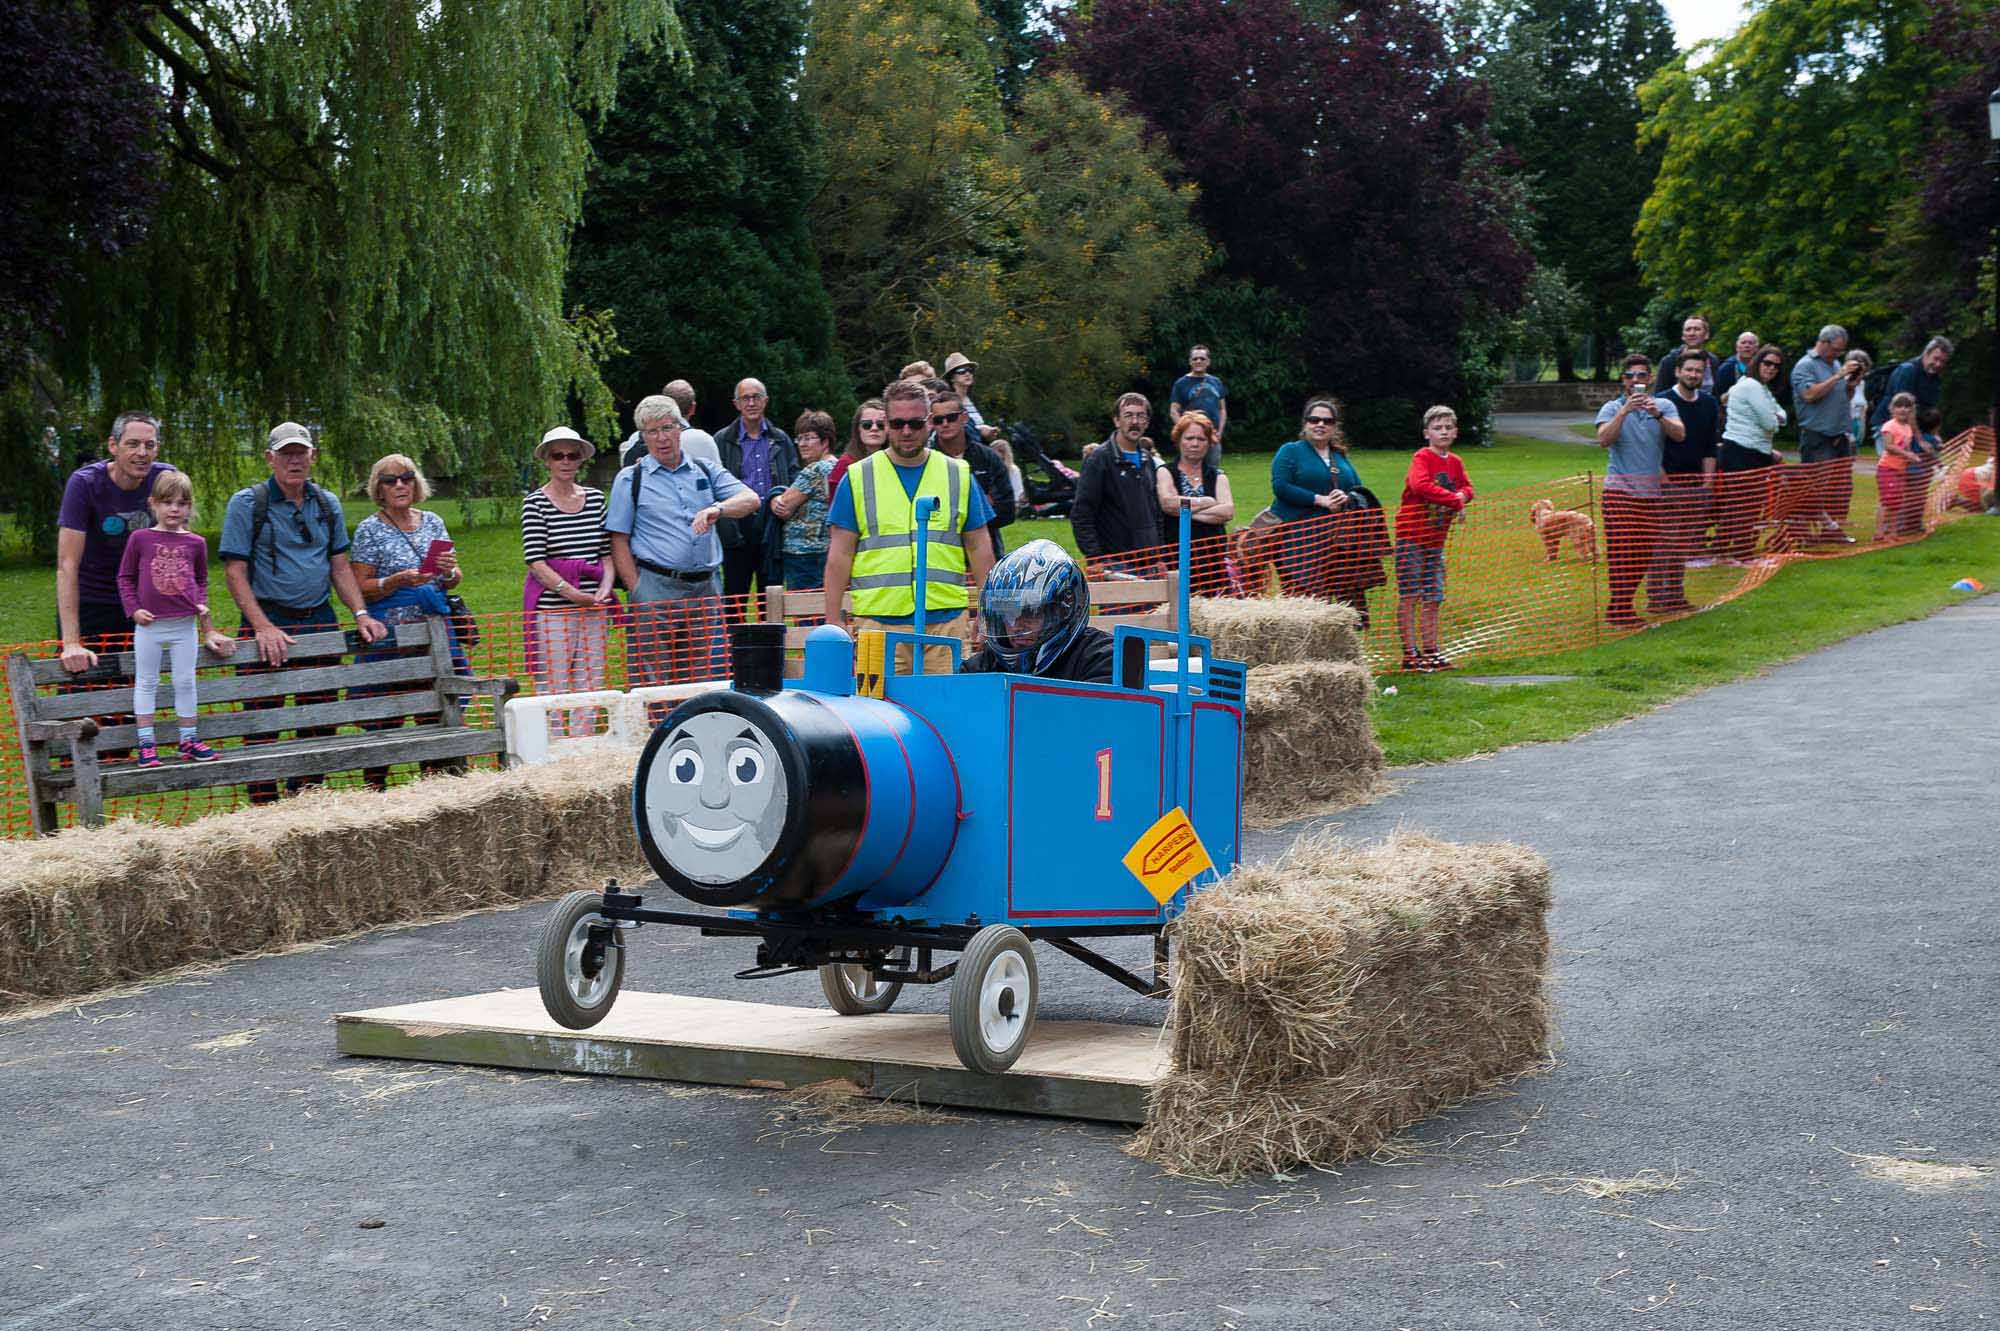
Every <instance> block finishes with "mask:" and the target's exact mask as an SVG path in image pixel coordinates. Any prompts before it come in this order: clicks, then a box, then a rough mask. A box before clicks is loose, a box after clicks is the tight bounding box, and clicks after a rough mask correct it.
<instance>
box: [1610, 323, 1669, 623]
mask: <svg viewBox="0 0 2000 1331" xmlns="http://www.w3.org/2000/svg"><path fill="white" fill-rule="evenodd" d="M1652 371H1653V362H1652V361H1651V359H1649V358H1648V357H1646V356H1645V355H1643V354H1641V353H1639V352H1636V351H1635V352H1633V353H1632V354H1631V355H1629V356H1627V357H1626V358H1625V364H1624V367H1623V368H1622V369H1621V371H1620V373H1619V377H1620V379H1621V380H1622V381H1623V383H1624V385H1625V392H1624V395H1623V396H1621V397H1618V398H1615V399H1613V400H1612V401H1610V402H1607V403H1605V404H1604V406H1603V408H1602V409H1600V410H1599V411H1598V413H1597V444H1598V447H1600V448H1604V449H1608V450H1610V455H1611V456H1610V458H1609V460H1608V461H1607V462H1606V463H1605V466H1604V509H1603V511H1604V549H1605V562H1606V563H1607V564H1608V566H1609V568H1608V572H1609V576H1610V582H1611V599H1610V601H1609V603H1608V604H1607V605H1606V607H1605V616H1604V617H1605V619H1606V621H1608V622H1609V623H1610V624H1611V625H1612V626H1613V627H1614V628H1637V627H1638V626H1639V623H1640V620H1639V617H1638V616H1637V615H1636V614H1634V613H1633V612H1632V598H1633V597H1634V595H1636V594H1637V592H1638V590H1639V584H1640V583H1641V582H1644V583H1645V584H1646V596H1647V599H1648V600H1652V599H1653V598H1655V597H1656V596H1658V595H1659V593H1660V589H1659V588H1657V587H1655V586H1654V585H1653V580H1652V577H1651V576H1650V574H1651V570H1652V567H1653V549H1654V546H1655V545H1657V544H1658V543H1659V540H1660V537H1661V519H1662V517H1663V514H1662V512H1661V504H1660V493H1661V488H1662V486H1661V481H1662V473H1663V472H1664V470H1665V464H1666V441H1667V440H1669V439H1671V440H1673V441H1674V442H1675V443H1679V442H1681V441H1682V440H1683V439H1685V438H1687V428H1686V427H1685V426H1684V425H1682V424H1681V416H1680V412H1678V411H1676V410H1675V409H1674V401H1673V399H1672V398H1671V397H1654V396H1653V395H1652V394H1651V393H1649V392H1647V391H1646V386H1647V385H1648V384H1650V383H1651V382H1652V380H1653V373H1652Z"/></svg>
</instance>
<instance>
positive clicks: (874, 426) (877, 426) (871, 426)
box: [859, 421, 889, 430]
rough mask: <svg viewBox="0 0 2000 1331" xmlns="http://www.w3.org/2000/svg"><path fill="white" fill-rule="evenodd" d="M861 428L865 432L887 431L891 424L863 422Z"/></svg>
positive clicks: (885, 422)
mask: <svg viewBox="0 0 2000 1331" xmlns="http://www.w3.org/2000/svg"><path fill="white" fill-rule="evenodd" d="M859 428H861V429H863V430H886V429H888V428H889V422H887V421H862V422H861V424H860V427H859Z"/></svg>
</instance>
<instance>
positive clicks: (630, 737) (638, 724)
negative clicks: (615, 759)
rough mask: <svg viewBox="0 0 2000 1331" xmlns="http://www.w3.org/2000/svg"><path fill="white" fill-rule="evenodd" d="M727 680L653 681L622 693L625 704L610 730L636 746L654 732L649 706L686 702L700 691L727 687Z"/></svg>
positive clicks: (620, 738) (701, 692)
mask: <svg viewBox="0 0 2000 1331" xmlns="http://www.w3.org/2000/svg"><path fill="white" fill-rule="evenodd" d="M728 687H729V681H728V680H726V679H707V680H695V681H692V682H690V683H686V684H653V685H649V686H648V687H646V688H640V689H633V690H632V691H631V692H629V693H627V694H625V695H624V700H625V701H624V705H623V706H622V707H620V708H619V710H618V712H617V714H616V715H615V716H613V718H612V721H611V733H612V735H613V736H615V737H616V738H617V739H618V740H620V741H621V742H622V743H625V744H629V745H631V746H632V747H633V748H638V747H640V746H641V745H643V744H644V743H645V742H646V737H647V736H649V735H651V734H652V733H653V722H652V719H651V709H652V708H653V706H654V705H655V704H658V703H663V702H670V703H680V702H685V701H687V700H688V699H689V698H693V697H695V696H697V695H699V694H703V693H712V692H714V691H715V690H716V689H726V688H728Z"/></svg>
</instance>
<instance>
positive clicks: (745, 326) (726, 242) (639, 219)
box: [569, 0, 852, 426]
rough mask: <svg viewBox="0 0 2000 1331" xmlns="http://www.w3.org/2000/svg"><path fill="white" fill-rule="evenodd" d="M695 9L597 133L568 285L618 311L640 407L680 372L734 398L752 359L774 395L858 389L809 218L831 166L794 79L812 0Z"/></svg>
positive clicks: (846, 393) (777, 403)
mask: <svg viewBox="0 0 2000 1331" xmlns="http://www.w3.org/2000/svg"><path fill="white" fill-rule="evenodd" d="M678 12H679V16H680V21H681V27H682V31H683V33H684V34H685V50H684V51H683V50H682V49H679V48H672V49H663V50H656V51H654V52H652V53H650V54H646V55H641V56H637V57H635V58H633V59H632V60H630V61H628V62H627V64H626V67H625V69H624V71H623V72H622V73H621V75H620V76H619V92H618V105H617V106H616V108H615V109H613V110H612V112H611V113H610V115H609V116H607V117H606V118H605V120H604V123H603V124H602V125H601V126H599V127H598V128H597V129H596V130H595V131H593V133H592V134H591V144H592V147H593V148H594V150H595V152H596V155H597V164H596V167H595V168H594V170H593V172H592V175H591V183H590V188H589V190H588V192H587V193H586V194H585V196H584V204H583V218H582V222H581V224H580V225H579V226H578V228H577V231H576V237H575V240H574V242H573V243H572V246H571V254H570V284H569V298H570V301H571V303H572V304H573V305H575V306H578V307H581V308H585V309H592V310H605V311H608V312H609V313H610V314H611V316H612V319H613V322H614V324H615V327H616V329H617V337H618V343H619V347H620V350H619V351H618V353H617V354H616V355H614V356H612V357H611V359H610V360H609V361H608V362H607V363H606V365H605V367H604V377H605V380H606V382H608V383H609V384H610V386H611V389H612V392H613V394H614V396H615V397H616V398H617V400H618V402H619V403H620V405H621V406H622V407H625V408H627V409H629V408H630V407H631V406H632V405H633V404H634V403H635V402H637V400H638V399H639V398H640V397H643V396H644V395H646V394H647V393H656V392H658V391H659V389H660V385H661V384H663V383H665V382H666V381H667V380H669V379H675V378H681V379H687V380H688V381H690V382H691V383H693V384H694V386H695V390H696V392H697V394H698V395H699V397H700V398H701V400H702V402H703V403H704V404H715V406H717V407H718V408H722V407H725V406H726V404H727V403H728V401H729V396H730V392H731V390H732V389H733V387H734V385H735V383H736V381H737V380H738V379H739V378H741V377H743V376H745V375H755V376H756V377H758V378H760V379H762V380H764V382H765V383H766V385H767V386H768V387H769V388H770V390H771V392H772V394H773V403H774V407H773V409H774V410H781V409H790V408H792V407H796V406H798V405H799V404H802V403H811V404H813V405H818V406H838V405H840V404H842V403H844V402H847V401H851V400H852V398H851V391H852V390H851V388H850V386H849V384H848V382H847V377H846V375H845V373H844V372H843V370H842V368H841V366H840V363H839V360H838V358H837V356H836V355H835V352H834V345H833V312H832V306H831V304H830V302H829V301H828V300H827V295H826V290H825V288H824V287H823V286H822V284H821V282H820V274H819V261H818V258H817V255H816V254H815V252H814V250H813V246H812V238H811V235H810V233H809V231H808V228H807V217H808V211H807V207H806V201H807V200H808V199H810V198H811V197H812V195H813V193H814V192H815V191H816V190H817V188H818V183H819V170H820V168H819V160H818V150H817V133H816V131H815V129H814V125H813V122H812V120H811V119H810V118H809V117H808V116H807V115H806V113H805V109H804V107H803V106H802V104H801V103H800V101H799V100H798V98H797V96H796V95H795V94H796V92H797V88H798V53H799V50H800V48H801V47H802V46H803V44H804V41H805V24H806V5H805V0H679V6H678ZM704 419H706V420H707V422H708V424H709V425H710V426H716V425H719V424H721V417H719V416H717V415H715V414H714V413H713V412H708V413H706V414H705V415H704Z"/></svg>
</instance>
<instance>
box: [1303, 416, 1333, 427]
mask: <svg viewBox="0 0 2000 1331" xmlns="http://www.w3.org/2000/svg"><path fill="white" fill-rule="evenodd" d="M1339 423H1340V422H1338V421H1336V420H1335V419H1334V418H1333V417H1331V416H1308V417H1306V424H1307V425H1338V424H1339Z"/></svg>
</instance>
